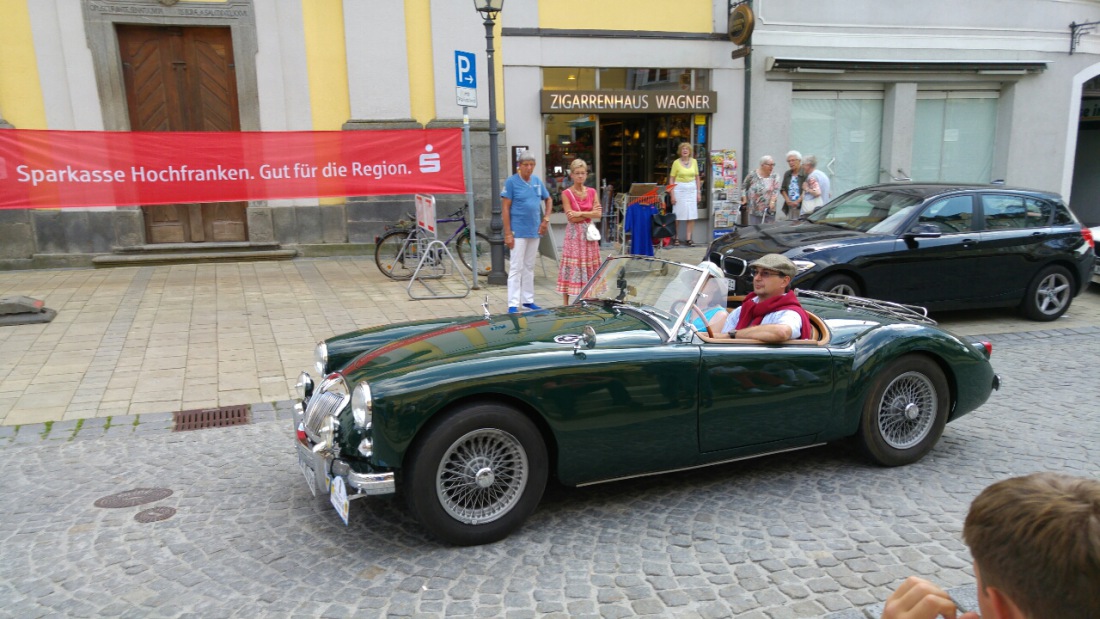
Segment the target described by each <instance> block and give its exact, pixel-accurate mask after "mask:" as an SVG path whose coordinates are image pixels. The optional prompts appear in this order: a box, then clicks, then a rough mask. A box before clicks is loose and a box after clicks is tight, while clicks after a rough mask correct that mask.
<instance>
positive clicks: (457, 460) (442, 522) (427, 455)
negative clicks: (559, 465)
mask: <svg viewBox="0 0 1100 619" xmlns="http://www.w3.org/2000/svg"><path fill="white" fill-rule="evenodd" d="M406 467H407V470H408V475H407V477H405V480H404V484H405V487H404V490H405V493H406V499H407V500H408V504H409V510H410V511H411V512H412V514H413V516H414V517H415V518H416V519H417V520H419V521H420V523H421V524H422V525H423V526H424V528H426V529H427V530H428V532H429V533H431V534H432V535H434V536H435V537H437V538H439V539H441V540H443V541H445V542H447V543H450V544H456V545H460V546H474V545H477V544H488V543H491V542H495V541H498V540H501V539H503V538H505V537H507V536H508V534H510V533H511V532H512V531H514V530H516V529H517V528H519V527H520V525H522V524H523V522H524V520H526V519H527V517H528V516H530V515H531V513H532V512H534V511H535V507H536V506H537V505H538V502H539V499H541V498H542V491H543V489H544V488H545V487H546V478H547V475H548V469H549V466H548V464H547V457H546V445H545V444H544V443H543V441H542V435H541V434H540V433H539V431H538V429H537V428H536V427H535V424H534V423H532V422H531V420H530V419H528V418H527V417H525V416H524V415H523V414H522V413H520V412H519V411H517V410H515V409H512V408H509V407H506V406H501V405H498V404H472V405H468V406H464V407H462V408H459V409H457V410H455V411H452V412H451V413H449V414H447V415H444V416H443V417H441V418H439V419H438V420H436V421H435V422H434V423H432V424H431V426H430V427H428V428H425V429H424V430H423V434H422V438H420V439H418V440H417V443H416V446H415V447H414V449H413V450H412V451H411V452H410V454H409V456H408V459H407V463H406Z"/></svg>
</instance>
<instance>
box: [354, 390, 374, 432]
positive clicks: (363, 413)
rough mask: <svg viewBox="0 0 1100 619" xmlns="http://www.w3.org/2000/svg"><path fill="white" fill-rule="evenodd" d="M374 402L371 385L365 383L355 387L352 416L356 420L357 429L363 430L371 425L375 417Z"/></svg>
mask: <svg viewBox="0 0 1100 619" xmlns="http://www.w3.org/2000/svg"><path fill="white" fill-rule="evenodd" d="M372 407H373V402H372V400H371V395H370V385H368V384H367V383H365V382H362V383H359V384H358V385H356V386H355V390H354V391H352V392H351V416H352V418H354V419H355V427H357V428H359V429H361V430H363V429H366V427H367V426H368V425H370V422H371V418H372V417H373V416H374V411H373V410H372Z"/></svg>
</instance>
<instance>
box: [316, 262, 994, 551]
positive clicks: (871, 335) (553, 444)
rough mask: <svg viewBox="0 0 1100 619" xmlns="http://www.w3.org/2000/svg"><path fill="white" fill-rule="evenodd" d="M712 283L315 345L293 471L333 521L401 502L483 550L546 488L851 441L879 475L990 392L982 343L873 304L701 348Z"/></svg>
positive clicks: (852, 304)
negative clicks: (802, 336)
mask: <svg viewBox="0 0 1100 619" xmlns="http://www.w3.org/2000/svg"><path fill="white" fill-rule="evenodd" d="M724 276H725V274H724V273H722V272H720V271H719V270H718V267H716V266H714V265H712V264H708V263H704V264H701V265H699V266H689V265H683V264H676V263H673V262H668V261H664V260H658V259H654V258H645V257H638V256H622V257H616V258H610V259H608V260H607V261H606V262H604V264H603V266H602V267H601V268H600V271H599V273H598V274H597V275H596V276H595V277H594V278H593V279H592V281H591V282H589V284H588V285H587V286H586V287H585V289H584V290H583V291H582V292H581V294H580V295H579V296H578V298H577V300H576V302H574V303H573V304H572V305H567V306H563V307H559V308H555V309H549V310H535V311H530V312H524V313H519V314H500V315H490V313H489V310H488V307H487V306H486V309H485V314H484V316H479V317H473V318H455V319H438V320H425V321H419V322H410V323H403V324H394V325H385V326H379V327H373V328H369V329H363V330H360V331H355V332H352V333H346V334H344V335H340V336H337V337H333V338H331V339H329V340H326V341H324V342H321V343H320V344H318V346H317V351H316V364H315V365H316V370H317V372H318V375H319V381H318V382H316V383H315V382H314V380H313V379H312V378H311V377H310V376H309V374H307V373H303V374H302V375H301V377H300V379H299V385H298V390H299V395H300V397H301V402H300V403H298V405H297V406H296V414H295V420H294V426H295V429H296V431H297V441H296V445H297V452H298V464H299V466H300V468H301V469H302V472H303V473H304V475H305V478H306V481H307V483H308V484H309V487H310V489H311V490H312V491H313V493H314V494H315V495H316V494H317V493H322V494H326V493H327V494H329V495H330V500H331V502H332V504H333V505H334V506H335V507H336V510H337V512H338V513H339V514H340V516H341V518H343V520H344V522H345V523H346V522H347V519H348V512H349V504H350V501H351V500H353V499H358V498H361V497H364V496H369V495H382V494H391V493H395V492H397V493H400V494H403V495H404V497H405V499H406V501H407V502H408V505H409V508H410V511H411V512H412V514H413V516H414V517H415V518H416V519H417V520H419V521H420V523H421V524H422V525H423V526H424V527H425V528H426V529H427V530H428V531H429V532H430V533H431V534H433V535H434V536H436V537H437V538H439V539H441V540H443V541H446V542H449V543H452V544H462V545H471V544H484V543H488V542H493V541H497V540H499V539H502V538H503V537H505V536H507V535H508V534H509V533H511V532H512V531H514V530H515V529H517V528H518V527H519V526H521V525H522V524H523V521H524V520H525V519H526V518H527V517H528V516H529V515H530V514H531V513H532V512H533V511H534V509H535V507H536V505H537V504H538V502H539V500H540V498H541V496H542V493H543V489H544V488H545V486H546V483H547V481H548V479H549V477H550V476H551V475H553V476H555V477H556V478H557V480H558V481H560V482H561V483H563V484H565V485H572V486H581V485H586V484H595V483H600V482H607V481H613V480H617V479H623V478H627V477H634V476H640V475H650V474H656V473H662V472H668V471H674V470H683V469H688V468H693V467H700V466H705V465H711V464H717V463H721V462H729V461H733V460H739V459H743V458H748V457H752V456H759V455H763V454H771V453H777V452H782V451H788V450H793V449H800V448H805V447H810V446H814V445H820V444H823V443H826V442H829V441H834V440H838V439H842V438H845V437H849V436H857V437H858V439H859V441H860V443H861V444H862V445H863V447H864V448H865V450H866V452H867V454H868V455H869V457H870V458H871V459H872V460H873V461H875V462H877V463H879V464H882V465H886V466H895V465H901V464H907V463H910V462H914V461H916V460H918V459H920V458H921V457H922V456H924V454H926V453H928V451H929V450H931V449H932V447H933V446H934V445H935V444H936V441H937V440H938V439H939V437H940V435H941V433H942V432H943V428H944V424H945V423H947V422H949V421H953V420H955V419H958V418H959V417H961V416H962V415H964V414H966V413H968V412H970V411H972V410H974V409H975V408H977V407H978V406H981V405H982V404H983V403H984V402H985V401H986V399H988V398H989V395H990V393H991V391H992V390H993V389H995V388H997V387H998V385H999V379H998V377H997V376H996V375H995V374H994V373H993V369H992V367H991V366H990V364H989V356H990V353H991V346H990V345H989V343H988V342H981V343H968V342H964V341H963V340H960V339H959V338H957V337H955V336H954V335H951V334H950V333H947V332H945V331H943V330H941V329H938V328H937V327H936V326H935V323H934V322H933V321H931V320H929V319H928V318H926V317H925V315H924V314H923V313H921V312H920V311H918V310H919V309H920V308H912V307H909V306H901V305H896V304H890V303H882V302H876V301H872V300H868V299H859V298H855V297H840V296H837V295H828V294H825V293H805V294H802V293H800V298H801V300H802V302H803V306H804V307H805V308H806V309H807V310H808V311H809V312H810V314H811V325H812V326H813V337H812V338H811V339H808V340H799V341H792V342H787V343H781V344H763V343H760V342H753V341H746V340H740V339H738V340H731V339H720V338H717V337H713V334H708V333H707V331H706V329H705V325H704V324H703V321H702V320H698V319H697V316H699V315H700V314H704V313H706V312H707V311H708V308H710V307H712V306H713V305H715V301H718V303H719V304H720V303H721V300H722V299H721V298H720V297H719V298H717V299H716V298H715V297H716V296H718V295H716V294H715V293H714V292H713V291H714V290H715V289H716V288H718V287H716V286H714V285H713V284H724V283H725V279H724ZM724 289H725V287H724V286H721V288H720V290H724ZM708 291H710V292H708ZM721 296H722V297H724V295H721ZM739 301H740V299H739V298H735V297H729V298H728V299H727V304H728V305H730V306H733V305H734V304H736V303H739ZM696 325H697V326H696ZM697 328H698V329H700V330H697Z"/></svg>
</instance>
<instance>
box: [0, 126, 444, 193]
mask: <svg viewBox="0 0 1100 619" xmlns="http://www.w3.org/2000/svg"><path fill="white" fill-rule="evenodd" d="M464 191H465V185H464V181H463V172H462V132H461V130H459V129H424V130H419V129H413V130H397V131H290V132H259V131H240V132H237V131H234V132H213V131H211V132H175V131H163V132H149V131H134V132H114V131H110V132H108V131H30V130H22V129H6V130H4V129H0V208H54V207H65V206H134V205H141V204H179V203H188V202H236V201H239V200H275V199H280V198H313V197H324V196H368V195H393V194H415V193H462V192H464Z"/></svg>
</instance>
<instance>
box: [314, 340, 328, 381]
mask: <svg viewBox="0 0 1100 619" xmlns="http://www.w3.org/2000/svg"><path fill="white" fill-rule="evenodd" d="M327 365H328V345H326V344H325V343H324V342H318V343H317V348H314V349H313V367H314V368H316V369H317V373H318V374H320V375H321V376H324V375H325V367H326V366H327Z"/></svg>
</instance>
